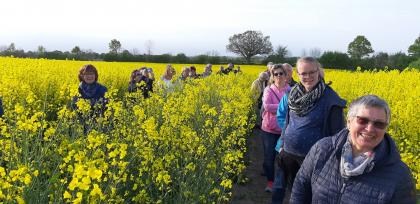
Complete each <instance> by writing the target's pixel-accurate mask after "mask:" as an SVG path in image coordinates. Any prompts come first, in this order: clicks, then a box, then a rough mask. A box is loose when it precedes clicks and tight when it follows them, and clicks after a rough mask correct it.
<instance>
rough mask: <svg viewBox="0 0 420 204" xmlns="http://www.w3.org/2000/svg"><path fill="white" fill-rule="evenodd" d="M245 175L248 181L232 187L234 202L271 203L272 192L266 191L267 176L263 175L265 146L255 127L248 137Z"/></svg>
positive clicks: (243, 203)
mask: <svg viewBox="0 0 420 204" xmlns="http://www.w3.org/2000/svg"><path fill="white" fill-rule="evenodd" d="M247 146H248V153H247V154H246V158H245V159H246V165H247V168H246V170H245V176H246V178H248V179H249V180H248V182H246V183H244V184H235V185H234V186H233V189H232V192H233V194H232V201H231V203H232V204H254V203H258V204H266V203H271V193H267V192H265V191H264V188H265V185H266V182H267V180H266V178H265V177H264V176H261V172H262V163H263V158H264V157H263V146H262V141H261V137H260V130H259V129H254V131H253V134H252V135H251V136H250V138H249V139H248V144H247Z"/></svg>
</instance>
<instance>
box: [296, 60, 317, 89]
mask: <svg viewBox="0 0 420 204" xmlns="http://www.w3.org/2000/svg"><path fill="white" fill-rule="evenodd" d="M297 72H298V75H299V79H300V82H301V83H302V85H303V86H304V87H305V89H306V91H311V90H312V89H313V88H314V87H315V86H316V85H317V84H318V82H319V68H318V67H317V66H316V64H314V63H309V62H300V63H298V64H297Z"/></svg>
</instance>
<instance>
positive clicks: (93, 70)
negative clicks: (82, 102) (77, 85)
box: [79, 64, 98, 82]
mask: <svg viewBox="0 0 420 204" xmlns="http://www.w3.org/2000/svg"><path fill="white" fill-rule="evenodd" d="M87 72H90V73H94V74H95V82H96V81H98V70H96V67H95V66H93V65H91V64H85V65H83V66H82V68H80V70H79V81H84V80H83V75H85V74H86V73H87Z"/></svg>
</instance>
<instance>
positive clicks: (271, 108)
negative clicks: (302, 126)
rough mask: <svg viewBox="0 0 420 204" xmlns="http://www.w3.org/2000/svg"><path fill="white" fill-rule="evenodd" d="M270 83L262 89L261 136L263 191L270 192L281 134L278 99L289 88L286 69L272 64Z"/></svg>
mask: <svg viewBox="0 0 420 204" xmlns="http://www.w3.org/2000/svg"><path fill="white" fill-rule="evenodd" d="M270 81H271V85H269V86H267V87H266V88H265V89H264V93H263V98H262V101H263V104H262V105H263V107H264V112H263V115H262V126H261V130H262V132H261V136H262V140H263V147H264V163H263V169H264V173H265V175H266V177H267V185H266V188H265V191H267V192H271V191H272V189H273V181H274V160H275V157H276V155H277V154H276V151H275V146H276V144H277V140H278V139H279V137H280V135H281V131H282V130H281V128H280V127H279V126H278V125H277V119H276V113H277V108H278V106H279V103H280V100H281V98H282V97H283V95H284V94H285V93H286V91H287V90H288V89H289V85H288V84H287V82H288V77H287V71H286V69H285V68H284V67H283V66H282V65H281V64H275V65H273V68H272V69H271V77H270Z"/></svg>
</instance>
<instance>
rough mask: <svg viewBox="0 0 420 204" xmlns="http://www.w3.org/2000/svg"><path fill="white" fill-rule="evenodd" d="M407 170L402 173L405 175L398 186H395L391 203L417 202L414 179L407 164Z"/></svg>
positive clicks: (407, 203) (413, 203)
mask: <svg viewBox="0 0 420 204" xmlns="http://www.w3.org/2000/svg"><path fill="white" fill-rule="evenodd" d="M403 165H404V167H405V170H406V172H405V173H402V174H403V175H404V174H405V175H407V176H403V177H402V178H401V179H400V180H399V183H398V184H397V186H396V187H395V192H394V195H392V200H391V203H395V204H397V203H401V204H415V203H416V190H415V185H414V180H413V177H412V174H411V172H410V170H409V169H408V167H407V166H405V164H403Z"/></svg>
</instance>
